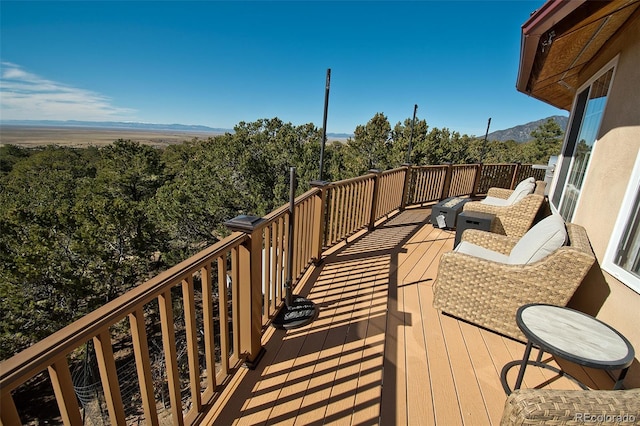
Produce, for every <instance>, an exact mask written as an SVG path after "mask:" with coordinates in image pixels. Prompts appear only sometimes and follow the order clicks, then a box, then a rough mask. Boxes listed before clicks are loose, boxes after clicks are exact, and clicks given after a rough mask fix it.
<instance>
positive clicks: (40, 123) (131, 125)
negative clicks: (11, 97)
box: [0, 120, 353, 140]
mask: <svg viewBox="0 0 640 426" xmlns="http://www.w3.org/2000/svg"><path fill="white" fill-rule="evenodd" d="M0 125H4V126H29V127H73V128H83V127H84V128H95V129H117V130H121V129H127V130H149V131H173V132H200V133H215V134H222V133H233V129H223V128H219V127H208V126H201V125H190V124H153V123H137V122H131V121H79V120H0ZM351 137H353V134H351V133H327V138H331V139H345V140H346V139H348V138H351Z"/></svg>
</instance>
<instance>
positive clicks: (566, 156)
mask: <svg viewBox="0 0 640 426" xmlns="http://www.w3.org/2000/svg"><path fill="white" fill-rule="evenodd" d="M618 58H619V57H618V56H616V57H615V58H614V59H612V60H611V61H609V62H608V63H607V64H605V65H604V66H603V67H602V68H600V69H599V70H598V72H597V73H595V74H594V75H593V76H592V77H591V78H590V79H589V80H587V81H586V82H585V83H584V84H583V85H582V86H580V87H579V88H578V90H576V92H575V96H574V98H573V105H572V108H571V114H570V116H569V125H568V128H567V129H566V131H565V138H564V141H563V144H562V150H561V151H560V157H559V159H558V163H557V165H556V167H555V173H554V176H553V182H552V191H550V192H549V205H550V207H551V210H552V211H553V212H554V213H557V214H560V210H561V208H562V205H563V200H564V198H565V191H566V189H567V188H566V187H567V182H568V180H569V178H570V176H571V171H572V170H573V166H574V161H575V153H576V149H577V146H578V140H577V138H578V137H579V135H580V130H581V128H582V126H583V123H584V117H585V113H586V111H587V108H588V105H589V96H590V94H591V90H592V89H593V87H592V86H593V84H594V83H595V82H596V81H597V80H598V79H599V78H600V77H602V76H603V75H605V74H606V73H607V72H609V70H613V71H612V74H611V80H610V81H609V87H608V88H607V98H606V100H605V103H604V106H603V108H602V111H603V112H602V116H601V117H600V122H599V123H598V128H597V130H596V132H595V135H596V138H595V140H594V141H593V145H592V148H591V152H593V150H594V149H595V147H596V145H597V143H598V141H599V138H598V135H599V134H600V128H601V126H602V121H603V118H604V115H605V114H606V112H607V105H608V103H609V95H610V94H611V88H612V87H613V82H614V81H615V78H616V70H617V67H618ZM584 92H586V95H585V96H584V99H583V102H581V99H580V97H581V95H582V94H583V93H584ZM578 109H580V111H579V114H580V117H577V115H576V114H578ZM576 120H579V121H576ZM571 138H575V140H573V141H572V140H571ZM569 147H570V148H571V152H570V153H569V152H567V149H568V148H569ZM592 158H593V157H592V156H589V159H588V163H587V165H586V167H585V171H584V176H585V177H584V181H583V182H582V186H581V189H580V192H579V193H578V196H577V198H576V202H575V206H574V208H573V210H572V212H571V216H570V217H567V218H564V219H565V220H566V221H567V222H570V221H571V220H573V217H574V216H575V212H576V210H577V208H578V206H579V205H580V199H581V198H582V187H584V185H585V182H586V181H587V180H588V178H589V169H590V168H591V160H592ZM565 161H568V162H569V163H568V164H567V165H565ZM565 167H566V170H565V169H564V168H565ZM561 176H562V177H563V181H562V182H560V177H561ZM557 191H560V193H559V194H557ZM556 196H558V198H557V201H556ZM556 202H557V204H556Z"/></svg>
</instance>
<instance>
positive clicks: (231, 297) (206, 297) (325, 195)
mask: <svg viewBox="0 0 640 426" xmlns="http://www.w3.org/2000/svg"><path fill="white" fill-rule="evenodd" d="M543 174H544V170H534V169H532V168H531V166H530V165H520V164H507V165H504V164H498V165H482V164H470V165H452V164H447V165H441V166H403V167H400V168H397V169H393V170H388V171H384V172H379V171H371V172H370V173H368V174H367V175H364V176H361V177H358V178H354V179H348V180H344V181H340V182H331V183H330V182H314V183H313V188H312V189H311V190H309V191H307V192H306V193H305V194H302V195H301V196H299V197H297V198H296V202H295V209H296V211H295V222H294V224H293V229H294V235H293V244H294V256H293V260H292V263H293V265H292V266H293V275H294V277H295V280H296V282H298V281H299V280H300V279H301V278H302V277H303V276H305V274H309V273H311V274H315V272H316V271H315V270H316V269H318V268H323V266H322V264H323V262H325V263H326V264H327V265H329V264H331V262H332V261H335V262H338V261H339V262H348V261H350V260H355V259H358V257H357V256H362V254H360V255H356V254H354V255H353V256H354V258H353V259H350V258H349V256H351V255H350V254H349V252H348V249H344V250H342V251H335V247H337V245H338V244H341V243H342V242H343V241H345V240H348V239H354V238H357V240H356V241H355V242H354V244H355V245H357V244H360V246H359V247H358V249H359V250H360V249H362V248H363V247H367V250H364V252H365V253H366V255H367V256H369V257H372V258H373V257H376V256H380V257H384V256H388V257H389V269H388V270H389V282H390V283H393V282H394V281H393V280H394V276H393V274H394V271H395V270H396V269H397V256H398V253H397V252H394V251H393V247H398V246H397V245H394V244H392V243H394V242H395V241H397V244H400V243H401V242H402V241H406V240H407V238H408V236H409V235H410V233H411V232H413V231H409V230H407V231H405V232H401V230H402V229H403V228H402V227H403V226H405V225H401V224H398V225H397V226H396V224H394V222H393V219H391V220H389V219H390V218H393V217H394V216H396V215H397V213H398V212H401V211H406V209H407V208H408V207H410V206H413V205H424V204H428V203H433V202H436V201H439V200H441V199H444V198H447V197H449V196H476V195H482V194H483V193H485V192H486V190H487V189H488V187H489V185H490V186H502V187H506V188H512V187H513V186H514V184H515V183H517V182H518V179H519V178H520V177H521V176H525V175H526V176H529V175H531V176H534V177H536V179H542V178H543V176H542V175H543ZM289 219H290V217H289V213H288V209H287V206H283V207H282V208H280V209H277V210H275V211H274V212H272V213H271V214H269V215H267V216H265V217H263V218H255V217H240V218H236V220H234V221H231V222H230V224H229V226H230V228H231V229H232V230H233V231H234V232H233V233H232V234H231V235H230V236H229V237H228V238H225V239H224V240H222V241H220V242H219V243H217V244H215V245H213V246H211V247H208V248H207V249H205V250H203V251H202V252H200V253H198V254H196V255H195V256H193V257H191V258H189V259H186V260H185V261H183V262H181V263H180V264H178V265H176V266H174V267H173V268H171V269H169V270H167V271H165V272H162V273H160V274H159V275H157V276H156V277H153V278H151V279H150V280H149V281H147V282H145V283H143V284H141V285H139V286H138V287H136V288H134V289H132V290H131V291H129V292H127V293H125V294H123V295H122V296H120V297H119V298H117V299H115V300H113V301H111V302H109V303H107V304H106V305H104V306H103V307H101V308H99V309H97V310H96V311H94V312H92V313H90V314H88V315H86V316H85V317H83V318H81V319H79V320H78V321H76V322H74V323H72V324H70V325H69V326H67V327H65V328H63V329H62V330H60V331H58V332H56V333H54V334H52V335H51V336H49V337H47V338H46V339H44V340H42V341H40V342H38V343H36V344H34V345H33V346H31V347H29V348H27V349H26V350H24V351H23V352H21V353H19V354H16V355H15V356H14V357H12V358H10V359H8V360H6V361H3V362H2V363H1V364H0V402H1V405H0V408H1V410H0V419H1V421H2V423H3V424H19V423H21V419H20V411H22V410H25V408H24V407H22V406H20V407H18V406H17V405H16V403H15V400H14V395H15V394H16V393H18V394H21V396H24V395H25V394H29V393H30V392H29V388H28V386H29V383H31V380H32V379H33V378H34V377H37V376H39V375H41V374H44V376H43V377H44V378H45V380H47V381H49V382H50V383H51V385H52V387H53V391H54V394H55V395H54V396H55V400H56V403H57V406H58V409H59V413H53V414H52V418H58V419H60V420H62V422H64V423H65V424H79V423H82V416H83V413H84V411H83V410H84V407H83V406H82V405H81V404H80V403H79V401H78V398H77V397H76V391H75V388H74V382H73V379H72V375H71V371H72V369H73V368H74V367H75V365H76V363H77V362H78V361H79V360H78V356H77V354H78V353H79V352H80V349H81V348H83V347H84V346H85V345H86V344H87V342H92V344H93V346H94V347H95V352H96V354H95V355H96V360H97V361H96V362H97V369H98V371H99V376H100V383H99V386H100V387H101V388H102V391H103V394H104V396H105V401H104V411H105V412H106V413H108V418H109V421H110V422H111V423H112V424H124V423H127V422H128V421H133V420H136V421H141V420H145V421H146V422H147V423H149V424H158V423H159V418H160V417H163V418H164V417H165V416H166V417H168V418H170V419H171V422H172V423H173V424H176V425H182V424H193V423H197V422H198V421H199V420H200V419H202V417H203V416H204V415H205V414H206V412H207V410H209V409H210V407H211V404H212V403H213V402H214V401H216V400H217V399H218V398H219V397H220V395H221V392H222V391H223V390H224V389H225V387H226V385H227V384H228V383H229V382H231V381H233V380H235V376H236V375H237V374H239V372H242V369H241V368H240V367H241V366H242V365H246V366H249V367H251V368H255V367H258V368H260V359H261V357H262V355H263V352H264V351H263V348H262V338H263V335H264V333H265V332H266V331H267V330H268V329H269V324H270V322H271V320H272V318H273V317H274V316H275V314H276V313H277V311H278V309H279V308H280V307H281V305H282V303H283V296H284V284H285V283H284V281H285V280H284V271H286V269H287V266H288V265H286V262H287V260H286V256H285V253H287V250H288V244H290V243H289V241H290V239H289V235H288V229H289V226H288V225H289ZM407 226H410V227H413V228H411V229H414V230H415V229H417V228H416V227H417V226H418V224H412V225H407ZM376 227H377V228H378V229H379V230H380V231H381V232H385V231H386V230H389V233H388V238H389V239H390V241H388V244H389V245H388V246H387V245H384V246H382V247H381V246H380V245H378V246H377V247H376V246H375V245H373V244H371V243H369V241H368V238H367V234H366V232H367V231H372V230H374V229H376ZM359 233H365V234H364V235H359ZM369 238H370V237H369ZM393 238H396V240H393ZM354 244H350V247H354V246H355V245H354ZM387 247H389V249H390V250H391V252H389V249H387ZM332 250H333V251H334V253H331V251H332ZM334 255H335V256H334ZM331 256H334V257H333V258H331ZM360 260H362V259H361V258H360ZM325 267H326V266H325ZM318 270H320V269H318ZM309 282H311V281H309ZM393 288H397V283H396V284H395V285H393V286H389V296H390V297H393V291H394V290H393ZM302 290H304V289H302ZM306 291H307V292H309V291H310V288H308V289H306ZM196 294H197V295H198V297H195V295H196ZM312 296H313V295H312ZM336 297H349V294H348V293H345V294H340V295H339V296H338V295H336ZM155 330H160V335H161V341H162V344H161V345H160V346H161V349H160V351H161V352H160V353H159V354H153V353H152V352H153V350H154V347H155V346H154V345H150V336H151V335H152V334H153V333H155ZM176 333H178V334H184V335H185V338H186V343H185V345H186V354H187V356H186V358H185V359H186V361H185V363H183V364H181V365H180V366H179V365H178V355H177V348H176V340H175V336H176ZM123 334H124V335H130V336H131V342H132V343H131V344H132V350H133V353H134V356H135V363H136V367H137V372H136V377H135V379H136V381H137V383H138V384H139V386H138V387H139V391H138V392H137V393H136V395H127V397H128V398H132V399H133V400H135V403H136V404H137V406H138V409H137V411H139V412H141V413H144V415H142V416H140V415H138V416H137V417H136V418H135V419H131V418H129V417H128V416H129V415H128V412H126V411H125V406H130V405H131V404H130V402H131V401H126V404H125V401H123V396H122V393H121V387H122V384H121V383H120V381H119V379H118V374H117V368H116V365H117V363H118V356H120V355H119V354H118V353H117V352H116V351H114V345H117V344H118V341H119V339H120V338H121V336H122V335H123ZM156 355H158V357H159V358H162V359H163V366H164V368H165V370H164V382H165V385H166V388H167V390H168V394H169V400H170V403H169V404H168V405H169V406H168V407H167V406H164V405H163V404H160V402H159V401H158V398H157V395H156V394H155V392H154V380H156V378H155V375H154V374H152V371H155V367H156V366H155V365H152V363H153V360H154V359H156V358H158V357H156ZM180 371H184V372H185V374H181V373H180ZM47 376H48V377H47ZM19 399H20V400H22V398H19ZM18 405H20V404H18ZM26 409H28V407H27V408H26Z"/></svg>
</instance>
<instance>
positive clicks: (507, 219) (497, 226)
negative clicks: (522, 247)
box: [463, 181, 546, 237]
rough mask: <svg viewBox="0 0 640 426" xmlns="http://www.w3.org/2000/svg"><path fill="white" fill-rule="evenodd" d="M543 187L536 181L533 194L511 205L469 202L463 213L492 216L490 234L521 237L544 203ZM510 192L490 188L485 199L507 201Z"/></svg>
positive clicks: (541, 182)
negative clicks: (493, 216) (491, 198)
mask: <svg viewBox="0 0 640 426" xmlns="http://www.w3.org/2000/svg"><path fill="white" fill-rule="evenodd" d="M545 187H546V183H545V182H543V181H536V186H535V190H534V192H533V194H529V195H527V196H525V197H524V198H523V199H521V200H520V201H518V202H516V203H514V204H512V205H509V206H494V205H491V204H484V203H482V201H471V202H468V203H466V204H465V205H464V207H463V211H465V212H479V213H490V214H493V215H495V218H494V219H493V221H492V222H491V229H490V230H491V232H494V233H497V234H502V235H508V236H510V237H521V236H523V235H524V234H525V233H526V232H527V231H528V230H529V229H530V228H531V226H532V225H533V224H534V222H535V219H536V216H537V215H538V212H539V211H540V207H542V204H543V202H544V190H545ZM512 192H513V190H509V189H504V188H490V189H489V191H488V192H487V197H494V198H501V199H507V198H509V196H510V195H511V193H512Z"/></svg>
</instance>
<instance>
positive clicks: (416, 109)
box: [406, 104, 418, 164]
mask: <svg viewBox="0 0 640 426" xmlns="http://www.w3.org/2000/svg"><path fill="white" fill-rule="evenodd" d="M417 111H418V104H415V105H414V106H413V119H412V120H411V134H410V135H409V149H408V150H407V161H406V163H407V164H409V162H410V161H411V149H412V143H413V126H414V125H415V124H416V112H417Z"/></svg>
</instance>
